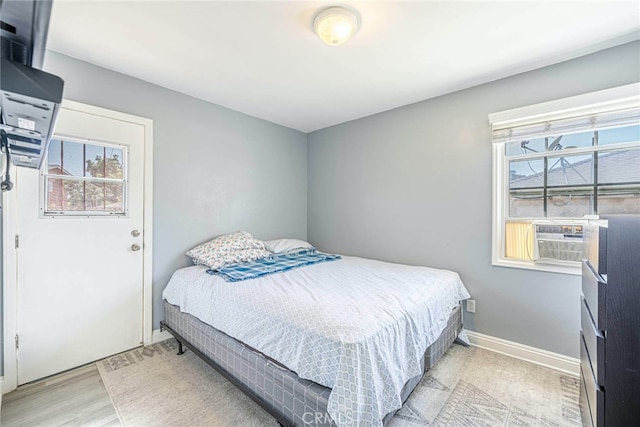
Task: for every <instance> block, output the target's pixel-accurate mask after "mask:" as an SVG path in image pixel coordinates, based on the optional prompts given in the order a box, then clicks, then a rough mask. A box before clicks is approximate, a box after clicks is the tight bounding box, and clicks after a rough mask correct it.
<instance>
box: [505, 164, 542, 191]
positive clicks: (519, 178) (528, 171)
mask: <svg viewBox="0 0 640 427" xmlns="http://www.w3.org/2000/svg"><path fill="white" fill-rule="evenodd" d="M543 185H544V160H542V159H531V160H517V161H510V162H509V188H510V189H514V188H532V187H542V186H543Z"/></svg>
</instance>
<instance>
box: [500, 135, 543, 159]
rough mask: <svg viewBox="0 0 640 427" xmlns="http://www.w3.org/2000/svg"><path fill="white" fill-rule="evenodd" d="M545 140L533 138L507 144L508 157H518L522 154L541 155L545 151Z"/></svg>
mask: <svg viewBox="0 0 640 427" xmlns="http://www.w3.org/2000/svg"><path fill="white" fill-rule="evenodd" d="M544 143H545V139H544V138H533V139H529V140H524V141H511V142H508V143H507V144H506V147H505V148H506V155H507V156H517V155H520V154H531V153H541V152H543V151H544V150H545V148H544V147H545V146H544Z"/></svg>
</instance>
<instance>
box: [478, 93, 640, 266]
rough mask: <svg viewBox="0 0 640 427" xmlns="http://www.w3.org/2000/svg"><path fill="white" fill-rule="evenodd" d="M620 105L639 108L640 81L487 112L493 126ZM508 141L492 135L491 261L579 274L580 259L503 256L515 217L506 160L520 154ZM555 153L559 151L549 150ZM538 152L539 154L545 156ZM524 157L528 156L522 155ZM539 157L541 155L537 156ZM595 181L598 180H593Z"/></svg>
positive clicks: (633, 146)
mask: <svg viewBox="0 0 640 427" xmlns="http://www.w3.org/2000/svg"><path fill="white" fill-rule="evenodd" d="M621 107H623V108H624V107H632V108H640V83H634V84H630V85H626V86H621V87H616V88H612V89H606V90H603V91H598V92H592V93H587V94H584V95H578V96H574V97H571V98H564V99H559V100H555V101H550V102H545V103H541V104H536V105H532V106H528V107H522V108H516V109H513V110H507V111H502V112H498V113H493V114H490V115H489V122H490V124H491V125H492V126H493V127H495V126H496V124H502V125H503V126H504V124H505V123H509V124H513V125H514V126H518V125H526V124H530V123H541V122H545V121H546V122H549V121H554V120H561V119H563V118H566V117H572V116H576V115H585V116H586V115H588V114H597V113H601V112H605V113H606V112H608V111H614V110H615V109H620V108H621ZM506 144H507V141H499V142H496V141H494V140H493V139H492V151H493V153H492V158H493V159H492V160H493V161H492V242H491V246H492V251H491V252H492V265H494V266H500V267H511V268H522V269H528V270H536V271H545V272H553V273H563V274H571V275H580V274H581V266H580V264H579V263H569V262H567V263H563V262H562V261H559V262H558V263H549V262H538V261H535V260H531V261H527V260H520V259H515V258H507V257H505V255H504V254H505V247H506V243H505V237H506V236H505V224H506V222H507V221H508V220H515V219H516V218H510V217H509V212H508V208H509V177H510V171H509V160H515V159H517V158H518V157H519V156H511V157H507V155H506V150H505V146H506ZM639 147H640V141H635V142H634V143H631V144H630V143H618V144H608V145H606V146H602V147H594V146H591V147H580V148H572V149H568V150H563V153H565V154H566V155H574V154H575V155H578V154H586V153H593V152H595V151H597V152H606V151H615V150H616V149H625V148H628V149H638V148H639ZM549 154H550V155H552V156H553V155H557V154H558V153H549ZM544 155H545V154H544V153H541V154H540V156H544ZM522 157H523V158H531V157H527V156H524V155H523V156H522ZM540 158H542V157H540ZM596 185H597V184H596ZM594 217H596V216H593V215H587V216H585V217H583V218H552V217H544V218H543V217H533V218H524V217H522V218H517V220H519V221H522V222H526V221H536V222H537V223H550V224H566V223H572V224H586V222H587V221H588V219H589V218H594Z"/></svg>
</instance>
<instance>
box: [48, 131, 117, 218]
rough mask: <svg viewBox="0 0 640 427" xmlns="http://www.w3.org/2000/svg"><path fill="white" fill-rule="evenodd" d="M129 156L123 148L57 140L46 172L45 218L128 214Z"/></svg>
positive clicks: (50, 153)
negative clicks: (126, 174)
mask: <svg viewBox="0 0 640 427" xmlns="http://www.w3.org/2000/svg"><path fill="white" fill-rule="evenodd" d="M125 155H126V153H125V149H124V148H123V147H112V146H106V145H100V144H93V143H91V144H90V143H81V142H75V141H64V140H53V141H52V142H51V144H50V146H49V153H48V155H47V165H46V168H45V170H46V171H47V173H46V174H45V175H46V178H45V180H44V185H45V186H46V197H45V200H46V206H45V208H44V211H45V214H50V215H51V214H55V215H58V214H61V213H76V214H79V215H82V214H83V213H84V214H86V213H91V214H96V213H108V214H124V213H125V211H126V207H125V197H124V195H125V181H124V170H125V164H124V158H125ZM68 167H69V168H70V169H68Z"/></svg>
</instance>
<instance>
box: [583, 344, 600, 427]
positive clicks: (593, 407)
mask: <svg viewBox="0 0 640 427" xmlns="http://www.w3.org/2000/svg"><path fill="white" fill-rule="evenodd" d="M580 368H581V371H582V379H583V381H584V388H585V392H586V395H587V401H588V402H589V411H590V412H591V418H592V419H593V423H594V425H597V426H604V391H602V389H601V388H600V387H599V386H598V385H597V384H596V380H595V378H594V376H593V371H592V370H591V362H590V361H589V355H588V354H587V348H586V346H585V343H584V339H582V334H581V338H580Z"/></svg>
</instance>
